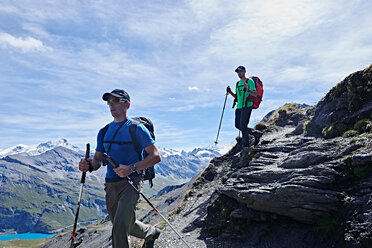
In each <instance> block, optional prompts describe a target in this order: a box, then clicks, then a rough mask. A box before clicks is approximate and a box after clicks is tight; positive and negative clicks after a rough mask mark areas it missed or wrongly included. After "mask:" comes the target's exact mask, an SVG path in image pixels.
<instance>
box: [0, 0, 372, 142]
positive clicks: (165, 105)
mask: <svg viewBox="0 0 372 248" xmlns="http://www.w3.org/2000/svg"><path fill="white" fill-rule="evenodd" d="M371 12H372V2H371V1H368V0H365V1H350V0H349V1H342V0H337V1H336V0H335V1H316V0H315V1H302V0H296V1H279V0H278V1H274V0H273V1H224V0H220V1H217V0H214V1H212V0H195V1H129V0H128V1H37V0H33V1H24V0H18V1H17V0H11V1H6V0H2V1H1V3H0V97H1V99H2V101H1V104H0V138H1V142H0V149H3V148H7V147H9V146H13V145H16V144H26V145H30V144H37V143H41V142H45V141H47V140H50V139H56V138H61V137H64V138H67V139H68V140H69V141H70V143H72V144H74V145H78V146H80V147H82V148H83V147H84V144H85V143H87V142H90V143H92V144H94V145H95V142H96V141H95V137H96V133H97V131H98V129H99V128H101V127H103V126H104V125H105V124H106V123H108V122H109V121H111V119H112V118H111V116H110V114H109V111H108V107H107V105H105V103H104V102H103V101H102V100H101V97H102V94H103V93H104V92H107V91H111V90H112V89H115V88H122V89H125V90H126V91H127V92H128V93H129V94H130V96H131V99H132V105H131V109H130V112H129V114H130V115H131V116H147V117H149V118H150V119H151V120H153V122H154V124H155V132H156V136H157V143H158V145H159V146H161V147H167V148H174V149H192V148H193V147H198V146H208V145H210V144H213V142H214V140H215V138H216V133H217V128H218V124H219V119H220V115H221V111H222V106H223V101H224V94H225V88H226V86H227V85H230V86H234V85H235V82H236V81H237V76H236V73H235V72H234V69H235V68H236V67H237V66H238V65H244V66H246V68H247V75H248V76H249V75H258V76H259V77H260V78H261V79H262V81H263V82H264V90H265V93H264V101H263V103H262V104H261V107H260V108H259V109H258V110H255V111H253V114H252V117H251V126H252V125H253V124H254V123H255V122H257V121H259V120H260V119H261V118H262V117H263V116H264V115H265V114H266V113H268V112H269V111H271V110H273V109H276V108H278V107H279V106H281V105H283V104H285V103H289V102H297V103H306V104H311V105H313V104H316V103H317V102H318V100H319V99H320V98H321V97H323V96H324V95H325V94H326V93H327V92H328V91H329V90H330V89H331V88H332V87H333V86H334V85H336V84H337V83H338V82H339V81H341V80H342V79H343V78H345V77H346V76H347V75H348V74H350V73H352V72H354V71H357V70H361V69H363V68H365V67H367V66H369V65H370V64H371V63H372V42H371V41H372V28H371V23H372V15H371V14H370V13H371ZM231 105H232V98H231V97H229V99H228V102H227V107H226V111H225V116H224V120H223V124H222V129H221V134H220V145H221V146H225V145H231V144H232V143H233V142H234V138H235V137H236V136H237V134H238V132H237V130H236V129H235V128H234V111H233V109H232V108H231Z"/></svg>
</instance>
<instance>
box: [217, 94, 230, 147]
mask: <svg viewBox="0 0 372 248" xmlns="http://www.w3.org/2000/svg"><path fill="white" fill-rule="evenodd" d="M226 100H227V92H226V95H225V102H224V104H223V108H222V114H221V120H220V125H219V127H218V132H217V137H216V141H215V142H214V143H215V144H216V145H217V143H218V136H219V135H220V130H221V124H222V118H223V113H224V112H225V106H226Z"/></svg>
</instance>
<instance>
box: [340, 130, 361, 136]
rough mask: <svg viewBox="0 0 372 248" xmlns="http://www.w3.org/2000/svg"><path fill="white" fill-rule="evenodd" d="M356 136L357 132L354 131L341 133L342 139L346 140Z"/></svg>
mask: <svg viewBox="0 0 372 248" xmlns="http://www.w3.org/2000/svg"><path fill="white" fill-rule="evenodd" d="M356 135H358V131H356V130H349V131H346V132H344V133H343V135H342V137H345V138H348V137H354V136H356Z"/></svg>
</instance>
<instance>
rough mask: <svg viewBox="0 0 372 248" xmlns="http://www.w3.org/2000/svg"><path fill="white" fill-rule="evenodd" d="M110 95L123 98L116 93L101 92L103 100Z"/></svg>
mask: <svg viewBox="0 0 372 248" xmlns="http://www.w3.org/2000/svg"><path fill="white" fill-rule="evenodd" d="M110 96H114V97H117V98H124V97H123V96H120V95H117V94H115V93H110V92H106V93H105V94H103V96H102V99H103V100H104V101H107V100H108V99H109V97H110Z"/></svg>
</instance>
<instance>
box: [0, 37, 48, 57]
mask: <svg viewBox="0 0 372 248" xmlns="http://www.w3.org/2000/svg"><path fill="white" fill-rule="evenodd" d="M0 45H1V46H2V47H4V48H8V47H13V48H16V49H20V50H21V51H22V52H25V53H26V52H44V51H48V50H51V48H49V47H47V46H44V45H43V42H42V41H40V40H37V39H34V38H32V37H25V38H21V37H19V38H17V37H14V36H12V35H10V34H8V33H0Z"/></svg>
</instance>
